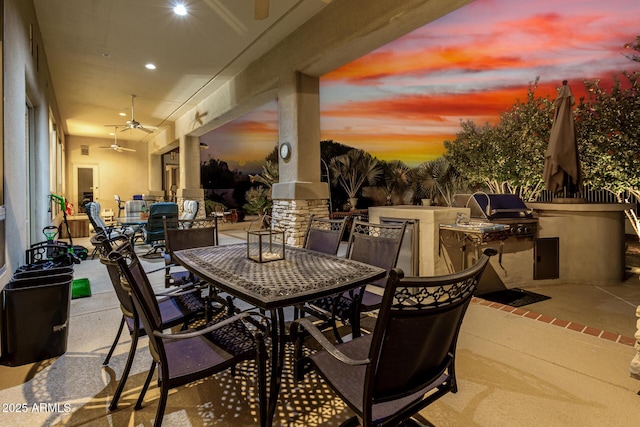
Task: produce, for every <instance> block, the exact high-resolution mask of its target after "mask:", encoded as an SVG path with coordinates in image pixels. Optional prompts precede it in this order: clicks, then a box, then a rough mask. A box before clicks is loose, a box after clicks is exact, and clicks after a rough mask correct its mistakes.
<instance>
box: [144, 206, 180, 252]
mask: <svg viewBox="0 0 640 427" xmlns="http://www.w3.org/2000/svg"><path fill="white" fill-rule="evenodd" d="M163 218H166V219H168V220H177V219H178V205H177V204H176V203H172V202H158V203H154V204H152V205H151V206H150V207H149V219H148V220H147V225H146V226H145V243H153V242H157V241H159V240H164V223H163Z"/></svg>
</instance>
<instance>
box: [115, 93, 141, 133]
mask: <svg viewBox="0 0 640 427" xmlns="http://www.w3.org/2000/svg"><path fill="white" fill-rule="evenodd" d="M135 98H136V96H135V95H134V94H131V120H127V123H126V124H124V125H105V126H118V127H124V129H122V130H121V131H120V132H124V131H125V130H127V129H134V130H135V129H138V130H141V131H144V132H147V133H152V132H153V130H151V129H147V128H145V127H144V126H142V125H141V124H140V122H139V121H137V120H136V119H135V106H134V99H135Z"/></svg>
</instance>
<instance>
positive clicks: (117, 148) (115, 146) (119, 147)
mask: <svg viewBox="0 0 640 427" xmlns="http://www.w3.org/2000/svg"><path fill="white" fill-rule="evenodd" d="M113 128H114V130H113V144H111V145H110V146H109V147H100V148H108V149H110V150H113V151H117V152H118V153H122V152H123V151H136V150H134V149H133V148H126V147H123V146H122V145H120V144H118V134H117V132H118V126H114V127H113Z"/></svg>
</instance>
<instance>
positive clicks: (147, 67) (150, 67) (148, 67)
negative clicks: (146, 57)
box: [144, 63, 156, 70]
mask: <svg viewBox="0 0 640 427" xmlns="http://www.w3.org/2000/svg"><path fill="white" fill-rule="evenodd" d="M144 67H145V68H146V69H147V70H155V69H156V66H155V64H152V63H148V64H146V65H145V66H144Z"/></svg>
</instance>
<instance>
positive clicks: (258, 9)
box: [253, 0, 269, 21]
mask: <svg viewBox="0 0 640 427" xmlns="http://www.w3.org/2000/svg"><path fill="white" fill-rule="evenodd" d="M253 17H254V19H256V20H258V21H262V20H263V19H267V18H268V17H269V0H254V11H253Z"/></svg>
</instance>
